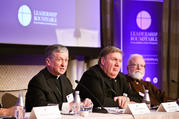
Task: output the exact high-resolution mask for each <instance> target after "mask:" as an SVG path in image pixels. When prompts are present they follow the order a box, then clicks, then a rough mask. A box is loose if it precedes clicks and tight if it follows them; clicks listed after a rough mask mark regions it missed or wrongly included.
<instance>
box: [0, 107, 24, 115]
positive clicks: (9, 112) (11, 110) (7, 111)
mask: <svg viewBox="0 0 179 119" xmlns="http://www.w3.org/2000/svg"><path fill="white" fill-rule="evenodd" d="M15 110H17V111H18V113H19V115H24V109H23V107H21V106H13V107H10V108H1V114H2V115H3V116H13V117H14V116H15Z"/></svg>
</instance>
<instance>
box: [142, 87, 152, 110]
mask: <svg viewBox="0 0 179 119" xmlns="http://www.w3.org/2000/svg"><path fill="white" fill-rule="evenodd" d="M142 102H143V103H146V105H147V106H148V108H149V109H150V106H151V103H150V96H149V90H145V94H144V97H143V100H142Z"/></svg>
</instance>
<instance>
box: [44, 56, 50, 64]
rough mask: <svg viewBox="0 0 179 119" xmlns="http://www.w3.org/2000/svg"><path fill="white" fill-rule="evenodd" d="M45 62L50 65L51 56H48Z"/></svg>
mask: <svg viewBox="0 0 179 119" xmlns="http://www.w3.org/2000/svg"><path fill="white" fill-rule="evenodd" d="M45 63H46V64H47V65H50V58H48V57H47V58H46V59H45Z"/></svg>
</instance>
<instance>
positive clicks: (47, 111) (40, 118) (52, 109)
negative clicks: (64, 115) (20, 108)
mask: <svg viewBox="0 0 179 119" xmlns="http://www.w3.org/2000/svg"><path fill="white" fill-rule="evenodd" d="M60 117H61V114H60V111H59V108H58V105H56V106H42V107H34V108H33V109H32V111H31V113H30V117H29V119H57V118H60Z"/></svg>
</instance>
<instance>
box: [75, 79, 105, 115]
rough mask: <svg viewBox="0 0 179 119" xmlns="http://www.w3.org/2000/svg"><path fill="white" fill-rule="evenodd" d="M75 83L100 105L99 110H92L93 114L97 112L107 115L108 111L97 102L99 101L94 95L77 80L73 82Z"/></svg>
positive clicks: (97, 108)
mask: <svg viewBox="0 0 179 119" xmlns="http://www.w3.org/2000/svg"><path fill="white" fill-rule="evenodd" d="M75 82H76V83H77V84H79V85H80V86H81V87H83V88H84V89H85V90H86V91H87V92H88V93H89V94H90V95H91V96H92V97H93V98H94V99H95V100H96V101H97V103H98V104H99V105H100V107H101V108H99V107H96V108H93V112H97V113H108V111H107V110H106V109H105V108H104V107H103V105H102V104H101V102H100V101H99V99H98V98H97V97H96V96H94V94H93V93H92V92H91V91H90V90H89V89H88V88H87V87H86V86H85V85H83V84H82V83H80V82H79V81H78V80H75Z"/></svg>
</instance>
